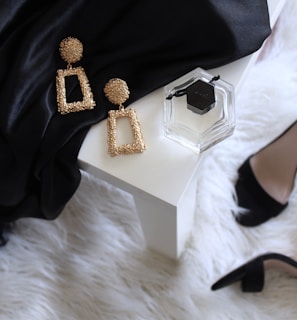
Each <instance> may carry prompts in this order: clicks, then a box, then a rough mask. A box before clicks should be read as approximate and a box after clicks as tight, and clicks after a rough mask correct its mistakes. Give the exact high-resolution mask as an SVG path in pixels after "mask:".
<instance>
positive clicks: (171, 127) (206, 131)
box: [164, 68, 235, 153]
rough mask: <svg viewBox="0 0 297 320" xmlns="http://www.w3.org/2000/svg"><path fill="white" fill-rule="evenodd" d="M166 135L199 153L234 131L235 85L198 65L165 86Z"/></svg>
mask: <svg viewBox="0 0 297 320" xmlns="http://www.w3.org/2000/svg"><path fill="white" fill-rule="evenodd" d="M164 90H165V101H164V128H165V136H166V137H167V138H169V139H171V140H173V141H175V142H178V143H180V144H182V145H184V146H186V147H188V148H190V149H192V150H193V151H195V152H197V153H200V152H202V151H205V150H206V149H208V148H210V147H211V146H213V145H215V144H217V143H218V142H220V141H222V140H224V139H226V138H227V137H229V136H230V135H232V134H233V132H234V128H235V105H234V103H235V102H234V88H233V86H232V85H231V84H230V83H228V82H226V81H224V80H223V79H221V78H220V77H219V75H216V76H214V75H211V74H210V73H208V72H206V71H205V70H204V69H202V68H197V69H195V70H193V71H191V72H189V73H188V74H186V75H184V76H182V77H180V78H178V79H177V80H175V81H173V82H171V83H169V84H168V85H167V86H165V87H164Z"/></svg>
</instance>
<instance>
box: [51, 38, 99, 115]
mask: <svg viewBox="0 0 297 320" xmlns="http://www.w3.org/2000/svg"><path fill="white" fill-rule="evenodd" d="M59 50H60V55H61V57H62V59H63V60H64V61H66V62H67V69H59V70H58V71H57V77H56V87H57V104H58V112H60V113H61V114H67V113H70V112H78V111H83V110H91V109H93V108H94V107H95V105H96V103H95V101H94V99H93V93H92V91H91V88H90V84H89V81H88V78H87V76H86V73H85V70H84V69H83V68H82V67H76V68H73V67H72V63H75V62H78V61H79V60H80V59H81V58H82V53H83V45H82V43H81V42H80V41H79V40H78V39H76V38H73V37H67V38H65V39H63V40H62V41H61V43H60V47H59ZM70 76H76V77H77V78H78V81H79V84H80V87H81V92H82V95H83V99H82V101H74V102H67V97H66V86H65V77H70Z"/></svg>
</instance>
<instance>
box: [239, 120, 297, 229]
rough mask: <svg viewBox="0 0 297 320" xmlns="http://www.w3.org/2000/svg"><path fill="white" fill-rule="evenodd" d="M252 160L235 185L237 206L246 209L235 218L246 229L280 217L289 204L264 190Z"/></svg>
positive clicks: (247, 162)
mask: <svg viewBox="0 0 297 320" xmlns="http://www.w3.org/2000/svg"><path fill="white" fill-rule="evenodd" d="M296 124H297V121H295V122H294V123H293V124H292V125H290V126H289V127H288V128H287V129H286V130H285V131H284V132H283V133H282V134H281V135H280V136H278V137H277V138H276V139H274V140H273V141H272V142H270V143H269V144H268V145H267V146H265V147H264V148H262V149H261V150H260V151H258V152H257V153H259V152H261V151H262V150H263V149H265V148H267V147H268V146H269V145H271V144H273V143H274V142H276V141H277V140H278V139H279V138H281V137H282V136H283V135H285V134H286V133H287V132H288V131H289V130H290V129H291V128H292V127H293V126H294V125H296ZM253 156H254V155H253ZM251 158H252V156H251V157H249V158H248V159H247V160H246V161H245V162H244V163H243V164H242V166H241V167H240V168H239V170H238V180H237V182H236V185H235V191H236V195H237V204H238V206H239V207H242V208H245V209H246V212H243V213H240V214H237V215H234V217H235V219H236V221H237V222H238V223H239V224H241V225H243V226H246V227H254V226H257V225H260V224H262V223H264V222H266V221H267V220H269V219H270V218H273V217H276V216H278V215H279V214H280V213H281V212H282V211H283V210H284V209H285V208H286V207H287V206H288V202H286V203H285V204H282V203H280V202H278V201H277V200H276V199H274V198H272V197H271V196H270V195H269V194H268V193H267V192H266V191H265V190H264V189H263V188H262V186H261V185H260V184H259V182H258V181H257V178H256V177H255V175H254V172H253V170H252V167H251V164H250V160H251Z"/></svg>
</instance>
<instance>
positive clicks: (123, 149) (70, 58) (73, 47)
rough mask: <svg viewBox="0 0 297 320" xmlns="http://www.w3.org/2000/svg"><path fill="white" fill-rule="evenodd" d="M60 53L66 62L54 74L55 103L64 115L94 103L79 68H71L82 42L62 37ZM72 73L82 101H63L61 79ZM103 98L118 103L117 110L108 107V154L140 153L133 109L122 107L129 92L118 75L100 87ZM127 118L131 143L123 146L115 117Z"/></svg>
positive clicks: (88, 85) (81, 48) (84, 75)
mask: <svg viewBox="0 0 297 320" xmlns="http://www.w3.org/2000/svg"><path fill="white" fill-rule="evenodd" d="M59 50H60V55H61V57H62V59H63V60H64V61H66V62H67V69H59V70H58V71H57V76H56V89H57V104H58V112H59V113H61V114H63V115H65V114H68V113H71V112H79V111H84V110H92V109H94V107H95V106H96V103H95V101H94V98H93V93H92V91H91V87H90V84H89V81H88V78H87V76H86V73H85V71H84V69H83V68H82V67H75V68H74V67H72V64H73V63H76V62H78V61H79V60H80V59H81V58H82V53H83V45H82V43H81V42H80V41H79V40H78V39H76V38H73V37H68V38H65V39H63V40H62V41H61V43H60V48H59ZM71 76H76V77H77V78H78V81H79V84H80V88H81V92H82V96H83V99H82V101H74V102H67V98H66V86H65V78H66V77H71ZM103 91H104V93H105V96H106V97H107V99H108V100H109V101H110V102H111V103H113V104H115V105H118V106H119V110H110V111H109V112H108V118H107V130H108V131H107V136H108V139H107V140H108V141H107V143H108V153H109V154H110V155H111V156H117V155H119V154H133V153H139V152H143V151H144V150H145V148H146V147H145V144H144V141H143V135H142V131H141V128H140V123H139V120H138V118H137V115H136V111H135V109H133V108H129V109H125V107H124V106H123V103H124V102H125V101H126V100H127V99H128V98H129V95H130V92H129V88H128V86H127V83H126V82H125V81H124V80H122V79H119V78H113V79H111V80H109V81H108V83H107V84H106V85H105V87H104V89H103ZM120 118H128V119H129V122H130V125H131V129H132V136H133V142H132V143H126V144H123V145H118V144H117V120H118V119H120Z"/></svg>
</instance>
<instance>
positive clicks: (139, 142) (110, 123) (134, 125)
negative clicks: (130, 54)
mask: <svg viewBox="0 0 297 320" xmlns="http://www.w3.org/2000/svg"><path fill="white" fill-rule="evenodd" d="M103 91H104V93H105V95H106V97H107V98H108V100H109V101H110V102H111V103H113V104H115V105H119V110H110V111H109V112H108V118H107V144H108V153H109V154H110V155H111V156H112V157H114V156H117V155H120V154H133V153H141V152H143V151H144V150H145V149H146V146H145V144H144V140H143V134H142V131H141V127H140V122H139V120H138V118H137V114H136V111H135V109H133V108H130V109H125V108H124V106H123V103H124V102H125V101H126V100H127V99H128V98H129V94H130V92H129V88H128V86H127V83H126V82H125V81H124V80H122V79H119V78H113V79H110V80H109V81H108V83H107V84H106V85H105V87H104V89H103ZM125 117H126V118H128V119H129V122H130V126H131V130H132V136H133V141H132V142H131V143H125V144H122V145H117V134H119V133H118V132H117V120H118V119H120V118H125Z"/></svg>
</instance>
